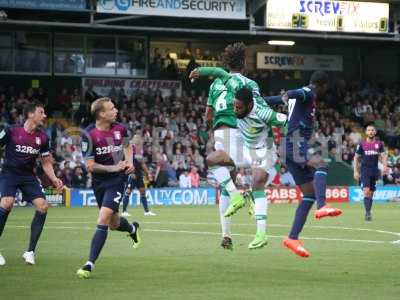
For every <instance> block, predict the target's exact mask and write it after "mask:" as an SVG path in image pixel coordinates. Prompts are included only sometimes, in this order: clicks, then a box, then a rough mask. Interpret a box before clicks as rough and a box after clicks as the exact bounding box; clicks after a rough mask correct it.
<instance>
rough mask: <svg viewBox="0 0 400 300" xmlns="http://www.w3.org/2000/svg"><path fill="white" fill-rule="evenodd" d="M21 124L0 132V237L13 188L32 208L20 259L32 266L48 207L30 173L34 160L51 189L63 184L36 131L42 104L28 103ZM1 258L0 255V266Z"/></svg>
mask: <svg viewBox="0 0 400 300" xmlns="http://www.w3.org/2000/svg"><path fill="white" fill-rule="evenodd" d="M24 116H25V118H26V121H25V123H24V124H23V125H22V126H21V125H15V126H11V127H8V128H4V129H3V130H1V131H0V145H2V146H5V159H4V165H3V170H2V173H1V184H0V193H1V200H0V236H1V234H2V233H3V229H4V226H5V224H6V222H7V217H8V214H9V213H10V211H11V209H12V207H13V205H14V202H15V194H16V192H17V189H19V190H21V192H22V196H23V198H24V200H26V201H28V202H31V203H32V204H33V205H34V206H35V209H36V212H35V216H34V217H33V220H32V224H31V237H30V242H29V246H28V249H27V251H26V252H25V253H24V254H23V258H24V260H25V262H26V263H27V264H30V265H34V264H35V249H36V245H37V242H38V240H39V237H40V234H41V233H42V230H43V226H44V223H45V221H46V216H47V209H48V208H49V204H48V202H47V201H46V197H45V195H44V193H43V188H42V186H41V184H40V182H39V179H38V178H37V177H36V176H35V174H34V166H35V162H36V159H37V158H38V157H40V158H41V163H42V168H43V170H44V172H45V173H46V175H47V176H48V177H49V178H50V180H51V182H52V183H53V185H54V187H55V188H56V189H57V190H59V191H61V189H62V187H63V182H62V181H61V180H60V179H58V178H57V177H56V175H55V174H54V169H53V160H52V157H51V155H50V149H49V138H48V137H47V135H46V133H45V132H44V131H42V130H40V127H41V126H43V123H44V120H45V119H46V114H45V111H44V108H43V104H41V103H39V102H32V103H29V104H27V105H26V106H25V107H24ZM4 264H5V259H4V257H3V256H1V254H0V265H4Z"/></svg>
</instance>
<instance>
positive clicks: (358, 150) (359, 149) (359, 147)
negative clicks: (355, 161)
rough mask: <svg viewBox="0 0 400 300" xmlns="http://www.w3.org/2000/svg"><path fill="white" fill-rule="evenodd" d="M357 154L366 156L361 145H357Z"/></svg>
mask: <svg viewBox="0 0 400 300" xmlns="http://www.w3.org/2000/svg"><path fill="white" fill-rule="evenodd" d="M356 154H358V155H363V154H364V149H363V148H362V145H361V143H360V144H358V145H357V149H356Z"/></svg>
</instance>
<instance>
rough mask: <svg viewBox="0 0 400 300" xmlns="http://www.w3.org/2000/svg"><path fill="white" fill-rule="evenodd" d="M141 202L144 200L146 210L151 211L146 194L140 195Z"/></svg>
mask: <svg viewBox="0 0 400 300" xmlns="http://www.w3.org/2000/svg"><path fill="white" fill-rule="evenodd" d="M140 202H142V205H143V209H144V211H145V212H149V204H148V202H147V198H146V194H143V195H140Z"/></svg>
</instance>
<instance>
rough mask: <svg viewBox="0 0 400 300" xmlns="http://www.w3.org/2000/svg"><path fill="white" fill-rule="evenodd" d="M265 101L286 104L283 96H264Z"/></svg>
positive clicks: (270, 103)
mask: <svg viewBox="0 0 400 300" xmlns="http://www.w3.org/2000/svg"><path fill="white" fill-rule="evenodd" d="M264 101H265V102H266V103H267V104H268V105H280V104H284V103H283V101H282V96H268V97H264Z"/></svg>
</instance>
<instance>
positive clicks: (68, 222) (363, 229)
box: [46, 221, 400, 236]
mask: <svg viewBox="0 0 400 300" xmlns="http://www.w3.org/2000/svg"><path fill="white" fill-rule="evenodd" d="M142 223H143V224H157V225H212V226H215V225H217V226H218V225H220V224H219V223H205V222H175V221H172V222H156V221H149V222H142ZM46 224H94V223H93V222H89V221H61V222H59V221H57V222H55V221H54V222H53V221H47V222H46ZM232 225H233V226H254V224H246V223H237V224H235V223H233V224H232ZM268 227H282V228H289V227H290V225H284V224H268ZM307 228H315V229H334V230H349V231H366V232H376V233H383V234H390V235H394V236H400V233H399V232H393V231H387V230H381V229H370V228H357V227H356V228H354V227H342V226H319V225H308V226H307Z"/></svg>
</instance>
